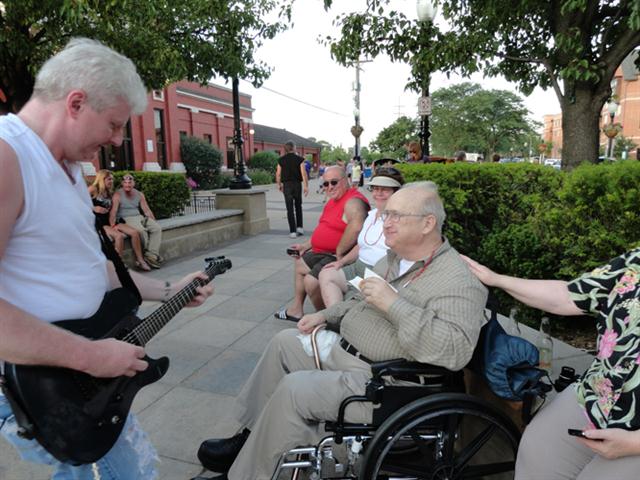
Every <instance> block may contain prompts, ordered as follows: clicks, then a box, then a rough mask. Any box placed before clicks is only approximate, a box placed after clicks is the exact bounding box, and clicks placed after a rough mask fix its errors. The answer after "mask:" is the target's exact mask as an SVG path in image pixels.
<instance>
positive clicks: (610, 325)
mask: <svg viewBox="0 0 640 480" xmlns="http://www.w3.org/2000/svg"><path fill="white" fill-rule="evenodd" d="M569 293H570V296H571V299H572V300H573V301H574V302H575V304H576V305H577V306H578V308H580V309H581V310H583V311H584V312H589V313H593V314H595V315H596V319H597V324H596V328H597V330H598V353H597V355H596V358H595V360H594V361H593V363H592V364H591V366H590V367H589V369H588V370H587V372H586V373H585V374H584V376H583V378H582V380H581V381H580V382H579V383H578V384H577V386H576V393H577V396H578V402H579V403H580V404H581V405H583V406H584V408H585V412H586V414H587V417H588V419H589V421H590V423H592V424H593V426H595V427H596V428H606V427H617V428H625V429H627V430H636V429H639V428H640V368H639V367H640V248H638V249H635V250H632V251H630V252H627V253H625V254H623V255H621V256H619V257H617V258H614V259H613V260H611V262H609V264H608V265H604V266H602V267H600V268H596V269H595V270H593V271H592V272H590V273H587V274H584V275H582V276H581V277H580V278H577V279H575V280H573V281H572V282H570V283H569Z"/></svg>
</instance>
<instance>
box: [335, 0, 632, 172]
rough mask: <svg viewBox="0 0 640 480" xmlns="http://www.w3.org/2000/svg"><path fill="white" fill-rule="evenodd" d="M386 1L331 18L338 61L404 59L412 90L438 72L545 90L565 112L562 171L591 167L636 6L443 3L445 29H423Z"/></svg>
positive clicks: (578, 0) (499, 0) (564, 1)
mask: <svg viewBox="0 0 640 480" xmlns="http://www.w3.org/2000/svg"><path fill="white" fill-rule="evenodd" d="M324 3H325V6H326V7H329V6H330V5H331V4H332V3H333V1H332V0H324ZM389 3H390V2H389V0H367V9H366V11H365V12H364V13H351V14H347V15H343V16H341V17H339V18H338V19H337V23H338V24H339V25H340V26H341V37H340V38H339V39H334V38H331V37H327V42H328V43H329V44H330V47H331V52H332V55H333V56H334V57H335V58H336V59H337V60H338V61H339V62H340V63H344V64H346V63H348V62H352V61H354V60H355V59H357V58H359V57H361V56H368V57H375V56H377V55H378V54H380V53H386V54H387V55H389V57H390V58H391V60H393V61H402V62H409V64H410V65H411V70H412V76H413V77H412V79H410V81H409V83H408V85H407V86H408V87H409V88H411V89H413V90H415V91H420V89H421V88H422V86H423V85H424V84H425V82H426V81H427V79H426V78H425V77H426V75H425V74H426V73H427V72H432V71H435V70H442V71H445V72H451V71H458V72H459V73H460V74H462V75H463V76H468V75H470V74H472V73H474V72H477V71H480V70H482V71H483V72H484V73H485V74H486V75H489V76H495V75H499V74H500V75H503V76H504V77H505V78H506V79H507V80H510V81H513V82H516V83H517V84H518V85H519V88H520V89H521V90H522V91H523V92H524V93H530V92H531V91H532V90H533V88H534V87H536V86H540V87H542V88H549V87H551V88H553V89H554V91H555V93H556V95H557V97H558V100H559V102H560V106H561V108H562V129H563V145H562V151H563V158H562V162H563V168H572V167H574V166H576V165H577V164H579V163H580V162H582V161H592V162H593V161H596V159H597V157H598V140H599V131H598V122H599V118H600V113H601V111H602V107H603V106H604V103H605V102H606V101H607V99H608V98H609V97H610V96H611V95H612V91H611V85H610V82H611V79H612V78H613V75H614V73H615V70H616V69H617V67H618V66H619V65H620V63H621V62H622V60H624V59H625V57H626V56H627V55H629V53H630V52H632V51H633V50H634V48H636V47H637V46H638V45H640V2H638V1H637V0H635V1H631V0H619V1H615V2H613V1H605V0H554V1H540V0H522V1H519V2H513V1H512V0H468V1H465V2H461V1H459V0H440V1H439V4H440V5H441V7H442V14H443V16H444V18H445V20H446V21H447V22H448V24H449V26H450V28H449V29H448V30H447V31H439V30H438V29H437V28H436V27H435V26H433V25H431V24H429V25H424V24H422V25H420V24H418V22H417V21H415V20H413V19H410V18H407V17H406V16H405V15H403V14H402V13H400V12H397V11H395V10H393V9H392V8H390V7H389ZM636 64H637V65H640V59H638V60H636Z"/></svg>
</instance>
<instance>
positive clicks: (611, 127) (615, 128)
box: [602, 98, 620, 158]
mask: <svg viewBox="0 0 640 480" xmlns="http://www.w3.org/2000/svg"><path fill="white" fill-rule="evenodd" d="M607 110H608V111H609V123H608V124H607V125H605V126H604V128H603V129H602V131H603V132H604V134H605V135H606V136H607V138H608V139H609V144H608V146H607V155H606V156H607V158H613V139H614V138H615V137H616V135H618V133H619V132H620V125H619V124H616V123H613V119H614V117H615V116H616V112H617V111H618V104H617V103H616V101H615V100H614V99H613V98H612V99H610V100H609V101H608V102H607Z"/></svg>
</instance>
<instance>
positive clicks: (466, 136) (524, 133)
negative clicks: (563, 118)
mask: <svg viewBox="0 0 640 480" xmlns="http://www.w3.org/2000/svg"><path fill="white" fill-rule="evenodd" d="M432 103H433V111H432V115H431V129H432V135H431V141H432V143H433V151H434V154H436V155H442V156H452V155H453V154H454V152H456V151H457V150H464V151H466V152H477V153H482V154H483V156H484V158H491V155H493V153H495V152H500V153H504V152H510V153H511V152H518V153H520V154H522V147H523V145H524V143H525V142H527V141H528V139H529V137H531V136H533V135H534V128H533V126H532V125H530V124H529V121H528V120H527V115H528V113H529V112H528V110H527V109H526V108H525V106H524V105H523V102H522V99H521V98H520V97H518V96H517V95H516V94H514V93H512V92H509V91H507V90H484V89H483V88H482V87H481V86H480V85H478V84H476V83H462V84H459V85H453V86H451V87H447V88H441V89H439V90H437V91H435V92H434V94H433V99H432Z"/></svg>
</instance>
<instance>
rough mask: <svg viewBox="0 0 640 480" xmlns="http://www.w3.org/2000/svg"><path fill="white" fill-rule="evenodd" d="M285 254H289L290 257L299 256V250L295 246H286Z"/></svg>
mask: <svg viewBox="0 0 640 480" xmlns="http://www.w3.org/2000/svg"><path fill="white" fill-rule="evenodd" d="M287 255H289V256H290V257H299V256H300V250H298V249H297V248H287Z"/></svg>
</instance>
